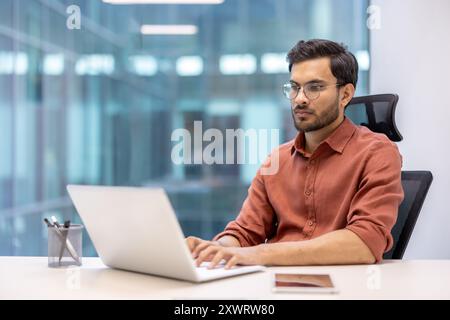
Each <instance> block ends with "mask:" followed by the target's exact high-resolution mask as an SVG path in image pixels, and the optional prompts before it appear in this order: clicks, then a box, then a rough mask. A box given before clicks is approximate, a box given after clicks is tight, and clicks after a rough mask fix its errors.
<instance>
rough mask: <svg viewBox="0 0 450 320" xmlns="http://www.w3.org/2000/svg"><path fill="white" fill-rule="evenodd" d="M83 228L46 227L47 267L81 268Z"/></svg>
mask: <svg viewBox="0 0 450 320" xmlns="http://www.w3.org/2000/svg"><path fill="white" fill-rule="evenodd" d="M83 228H84V227H83V226H82V225H80V224H73V225H71V226H70V227H69V228H64V227H62V226H61V227H60V228H57V227H48V266H49V267H50V268H60V267H68V266H81V263H82V261H81V258H82V256H83V251H82V248H83V246H82V236H83Z"/></svg>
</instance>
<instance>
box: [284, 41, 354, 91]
mask: <svg viewBox="0 0 450 320" xmlns="http://www.w3.org/2000/svg"><path fill="white" fill-rule="evenodd" d="M321 57H330V61H331V72H332V73H333V75H334V76H335V77H336V79H337V81H338V83H339V84H343V85H345V84H347V83H351V84H353V86H354V87H355V88H356V82H358V61H356V58H355V56H354V55H353V54H352V53H351V52H350V51H348V50H347V48H346V47H345V46H344V45H343V44H339V43H336V42H333V41H330V40H323V39H312V40H308V41H304V40H300V41H299V42H297V44H296V45H295V46H294V47H293V48H292V49H291V50H290V51H289V53H288V54H287V58H286V60H287V62H288V63H289V72H290V71H291V70H292V65H293V64H294V63H298V62H302V61H306V60H309V59H315V58H321Z"/></svg>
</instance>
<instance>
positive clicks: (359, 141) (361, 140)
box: [352, 126, 398, 150]
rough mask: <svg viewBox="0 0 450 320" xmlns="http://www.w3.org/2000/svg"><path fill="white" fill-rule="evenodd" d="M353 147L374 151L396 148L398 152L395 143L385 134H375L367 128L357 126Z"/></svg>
mask: <svg viewBox="0 0 450 320" xmlns="http://www.w3.org/2000/svg"><path fill="white" fill-rule="evenodd" d="M352 145H353V147H356V148H358V149H360V150H361V149H365V150H374V149H379V148H389V149H390V148H394V149H397V150H398V148H397V145H396V144H395V142H393V141H391V140H389V138H388V137H387V136H386V135H385V134H383V133H378V132H373V131H371V130H370V129H369V128H367V127H365V126H356V131H355V135H354V139H352Z"/></svg>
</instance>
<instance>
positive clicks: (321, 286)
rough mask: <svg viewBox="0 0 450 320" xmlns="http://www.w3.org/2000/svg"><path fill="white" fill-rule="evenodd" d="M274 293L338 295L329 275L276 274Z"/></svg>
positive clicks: (274, 276) (273, 279)
mask: <svg viewBox="0 0 450 320" xmlns="http://www.w3.org/2000/svg"><path fill="white" fill-rule="evenodd" d="M272 282H273V291H274V292H301V293H337V292H338V289H337V288H336V285H335V283H334V282H333V280H332V279H331V276H330V275H329V274H303V273H274V274H273V277H272Z"/></svg>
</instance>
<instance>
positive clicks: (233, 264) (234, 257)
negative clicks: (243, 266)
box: [225, 256, 239, 269]
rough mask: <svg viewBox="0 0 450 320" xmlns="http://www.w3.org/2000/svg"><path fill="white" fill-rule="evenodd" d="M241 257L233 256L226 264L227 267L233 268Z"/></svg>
mask: <svg viewBox="0 0 450 320" xmlns="http://www.w3.org/2000/svg"><path fill="white" fill-rule="evenodd" d="M238 261H239V259H238V257H237V256H232V257H231V259H230V260H228V262H227V264H226V265H225V269H231V268H233V267H234V266H235V265H236V264H237V263H238Z"/></svg>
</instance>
